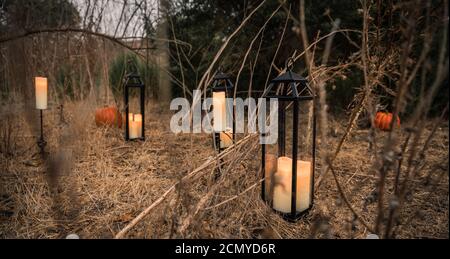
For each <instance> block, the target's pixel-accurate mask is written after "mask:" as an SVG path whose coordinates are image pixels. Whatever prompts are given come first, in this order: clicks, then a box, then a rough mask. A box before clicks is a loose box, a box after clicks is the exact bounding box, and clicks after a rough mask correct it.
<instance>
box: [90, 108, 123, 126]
mask: <svg viewBox="0 0 450 259" xmlns="http://www.w3.org/2000/svg"><path fill="white" fill-rule="evenodd" d="M95 124H96V125H97V126H109V127H118V128H121V127H122V116H121V115H120V113H119V110H117V108H116V107H106V108H102V109H97V110H96V111H95Z"/></svg>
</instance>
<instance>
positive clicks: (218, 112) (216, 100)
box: [213, 92, 227, 132]
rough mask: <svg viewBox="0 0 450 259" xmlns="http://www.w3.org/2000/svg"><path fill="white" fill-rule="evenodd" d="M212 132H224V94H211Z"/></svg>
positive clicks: (225, 117)
mask: <svg viewBox="0 0 450 259" xmlns="http://www.w3.org/2000/svg"><path fill="white" fill-rule="evenodd" d="M213 116H214V131H215V132H222V131H225V127H226V122H227V110H226V99H225V92H213Z"/></svg>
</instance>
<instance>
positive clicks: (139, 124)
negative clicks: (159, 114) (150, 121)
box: [134, 114, 142, 138]
mask: <svg viewBox="0 0 450 259" xmlns="http://www.w3.org/2000/svg"><path fill="white" fill-rule="evenodd" d="M134 122H135V123H136V127H137V130H138V138H142V114H135V115H134Z"/></svg>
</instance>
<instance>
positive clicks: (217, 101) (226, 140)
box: [211, 69, 236, 153]
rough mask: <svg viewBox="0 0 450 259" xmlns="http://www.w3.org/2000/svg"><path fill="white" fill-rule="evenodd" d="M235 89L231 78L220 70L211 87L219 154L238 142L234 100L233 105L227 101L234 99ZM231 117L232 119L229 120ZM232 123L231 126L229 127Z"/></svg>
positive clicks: (216, 142)
mask: <svg viewBox="0 0 450 259" xmlns="http://www.w3.org/2000/svg"><path fill="white" fill-rule="evenodd" d="M233 89H234V85H233V83H232V82H231V79H230V76H229V75H228V74H225V73H223V72H222V71H221V69H219V71H218V72H217V73H216V75H215V76H214V78H213V82H212V87H211V97H212V100H213V104H212V105H213V115H214V126H213V130H214V134H213V141H214V142H213V144H214V146H215V148H216V150H218V152H219V153H220V152H222V151H224V150H225V149H227V148H228V147H230V146H232V145H233V144H234V143H235V141H236V134H235V131H236V122H235V107H234V100H233V102H231V103H230V102H228V101H227V99H230V98H231V99H233V98H234V93H233ZM230 115H231V118H229V117H230ZM230 119H231V120H230ZM230 121H231V123H232V125H231V126H230V125H228V124H229V122H230Z"/></svg>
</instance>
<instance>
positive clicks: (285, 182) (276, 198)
mask: <svg viewBox="0 0 450 259" xmlns="http://www.w3.org/2000/svg"><path fill="white" fill-rule="evenodd" d="M274 178H275V183H274V191H273V208H274V209H275V210H277V211H280V212H283V213H291V197H292V159H291V158H289V157H280V158H278V161H277V172H276V173H275V177H274ZM296 197H297V198H296V207H297V212H302V211H305V210H306V209H308V208H309V206H310V204H311V162H307V161H297V196H296Z"/></svg>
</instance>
